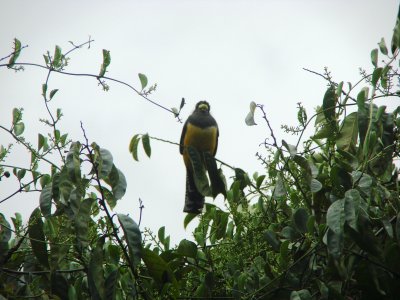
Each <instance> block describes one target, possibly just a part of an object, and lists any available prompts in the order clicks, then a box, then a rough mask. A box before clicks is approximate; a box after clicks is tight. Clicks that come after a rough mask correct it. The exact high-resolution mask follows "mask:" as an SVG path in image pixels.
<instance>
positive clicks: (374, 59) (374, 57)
mask: <svg viewBox="0 0 400 300" xmlns="http://www.w3.org/2000/svg"><path fill="white" fill-rule="evenodd" d="M371 62H372V64H373V65H374V67H375V68H376V67H377V66H378V49H373V50H372V51H371Z"/></svg>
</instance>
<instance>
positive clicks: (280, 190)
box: [273, 172, 286, 198]
mask: <svg viewBox="0 0 400 300" xmlns="http://www.w3.org/2000/svg"><path fill="white" fill-rule="evenodd" d="M285 195H286V187H285V184H284V183H283V176H282V173H281V172H279V173H278V176H277V178H276V184H275V189H274V191H273V196H274V197H275V198H280V197H283V196H285Z"/></svg>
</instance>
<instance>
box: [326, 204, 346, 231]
mask: <svg viewBox="0 0 400 300" xmlns="http://www.w3.org/2000/svg"><path fill="white" fill-rule="evenodd" d="M344 222H345V214H344V199H340V200H336V201H335V202H333V203H332V204H331V206H329V208H328V212H327V214H326V223H327V224H328V226H329V228H330V229H331V230H332V231H333V232H334V233H335V234H337V235H340V234H342V233H343V226H344Z"/></svg>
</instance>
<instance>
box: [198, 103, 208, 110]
mask: <svg viewBox="0 0 400 300" xmlns="http://www.w3.org/2000/svg"><path fill="white" fill-rule="evenodd" d="M199 109H200V110H208V106H207V104H200V105H199Z"/></svg>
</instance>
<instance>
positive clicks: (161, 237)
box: [157, 226, 165, 243]
mask: <svg viewBox="0 0 400 300" xmlns="http://www.w3.org/2000/svg"><path fill="white" fill-rule="evenodd" d="M157 236H158V239H159V240H160V242H161V243H164V239H165V226H162V227H160V228H159V229H158V234H157Z"/></svg>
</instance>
